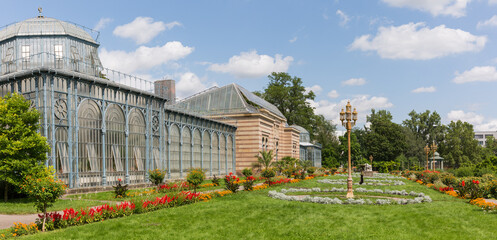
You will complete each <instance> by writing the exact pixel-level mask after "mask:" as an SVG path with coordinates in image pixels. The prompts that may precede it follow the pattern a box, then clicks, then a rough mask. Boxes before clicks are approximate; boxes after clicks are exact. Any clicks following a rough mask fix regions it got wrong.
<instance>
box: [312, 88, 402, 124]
mask: <svg viewBox="0 0 497 240" xmlns="http://www.w3.org/2000/svg"><path fill="white" fill-rule="evenodd" d="M347 101H348V100H345V99H344V100H341V101H340V102H338V103H337V102H330V101H327V100H321V101H318V102H314V101H309V103H310V104H311V106H312V107H314V108H315V113H316V114H322V115H323V116H324V117H325V118H326V119H328V120H332V121H333V122H335V123H337V124H340V111H341V109H342V108H345V105H347ZM350 104H351V105H352V108H356V109H357V112H358V120H357V122H358V123H366V116H367V115H369V114H371V109H373V108H374V109H385V108H390V107H392V106H393V104H392V103H391V102H390V101H389V100H388V98H385V97H375V96H372V97H371V96H368V95H361V96H356V97H355V98H353V99H351V100H350Z"/></svg>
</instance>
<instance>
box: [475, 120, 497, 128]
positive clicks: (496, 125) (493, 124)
mask: <svg viewBox="0 0 497 240" xmlns="http://www.w3.org/2000/svg"><path fill="white" fill-rule="evenodd" d="M495 129H497V119H493V120H490V121H488V122H486V123H482V124H478V125H474V130H475V131H495Z"/></svg>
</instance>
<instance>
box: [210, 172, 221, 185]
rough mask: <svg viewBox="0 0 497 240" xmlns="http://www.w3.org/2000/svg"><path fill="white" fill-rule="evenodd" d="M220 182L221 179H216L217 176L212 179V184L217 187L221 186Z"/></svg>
mask: <svg viewBox="0 0 497 240" xmlns="http://www.w3.org/2000/svg"><path fill="white" fill-rule="evenodd" d="M219 181H220V179H219V178H218V177H216V175H214V176H213V177H212V183H213V184H215V185H216V186H219Z"/></svg>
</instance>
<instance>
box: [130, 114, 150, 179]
mask: <svg viewBox="0 0 497 240" xmlns="http://www.w3.org/2000/svg"><path fill="white" fill-rule="evenodd" d="M128 121H129V122H128V127H129V138H128V139H129V140H128V164H129V166H128V167H129V172H130V174H129V175H130V182H131V183H138V182H143V181H145V146H146V142H145V140H146V139H145V133H146V124H145V117H144V116H143V113H142V112H141V111H140V110H138V109H136V108H135V109H132V110H131V111H130V114H129V119H128Z"/></svg>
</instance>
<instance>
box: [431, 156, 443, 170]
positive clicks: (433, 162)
mask: <svg viewBox="0 0 497 240" xmlns="http://www.w3.org/2000/svg"><path fill="white" fill-rule="evenodd" d="M437 164H438V167H439V168H440V169H442V170H443V169H444V159H443V157H440V154H439V153H438V152H435V156H434V157H433V158H432V159H431V170H435V169H436V167H437Z"/></svg>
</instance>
